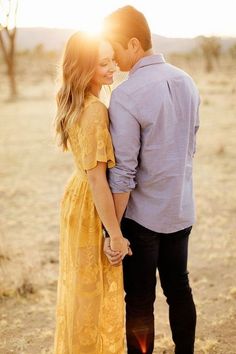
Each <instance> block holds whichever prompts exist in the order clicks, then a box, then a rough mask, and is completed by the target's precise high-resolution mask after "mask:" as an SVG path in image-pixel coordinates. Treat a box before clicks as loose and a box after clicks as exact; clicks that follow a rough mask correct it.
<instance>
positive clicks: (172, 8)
mask: <svg viewBox="0 0 236 354" xmlns="http://www.w3.org/2000/svg"><path fill="white" fill-rule="evenodd" d="M128 4H129V5H133V6H135V7H136V8H137V9H138V10H140V11H142V12H143V13H144V15H145V16H146V18H147V20H148V22H149V25H150V28H151V31H152V32H153V33H156V34H159V35H163V36H166V37H195V36H198V35H201V34H202V35H206V36H207V35H219V36H236V17H235V13H236V0H159V1H158V0H128V1H124V0H19V9H18V26H20V27H38V26H40V27H57V28H58V27H59V28H60V27H62V28H72V29H78V30H90V31H95V30H96V29H98V28H99V25H100V23H101V21H102V18H103V17H104V16H106V15H107V14H109V13H110V12H112V11H114V10H115V9H117V8H118V7H121V6H124V5H128Z"/></svg>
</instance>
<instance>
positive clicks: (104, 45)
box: [91, 41, 116, 86]
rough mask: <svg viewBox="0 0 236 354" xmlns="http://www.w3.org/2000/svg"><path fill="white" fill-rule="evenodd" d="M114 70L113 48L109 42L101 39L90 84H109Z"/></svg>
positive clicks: (111, 81)
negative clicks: (96, 62)
mask: <svg viewBox="0 0 236 354" xmlns="http://www.w3.org/2000/svg"><path fill="white" fill-rule="evenodd" d="M115 71H116V62H115V59H114V51H113V48H112V46H111V44H110V43H109V42H107V41H103V42H101V44H100V46H99V54H98V64H97V67H96V70H95V74H94V77H93V79H92V81H91V83H92V85H96V86H102V85H111V84H112V83H113V74H114V72H115Z"/></svg>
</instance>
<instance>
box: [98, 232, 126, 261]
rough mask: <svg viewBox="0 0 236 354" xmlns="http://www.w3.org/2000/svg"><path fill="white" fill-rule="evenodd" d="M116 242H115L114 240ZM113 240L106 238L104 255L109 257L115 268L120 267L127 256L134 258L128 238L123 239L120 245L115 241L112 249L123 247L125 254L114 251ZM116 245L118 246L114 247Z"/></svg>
mask: <svg viewBox="0 0 236 354" xmlns="http://www.w3.org/2000/svg"><path fill="white" fill-rule="evenodd" d="M113 241H114V240H113ZM111 243H112V242H111V238H110V237H106V238H105V241H104V248H103V250H104V253H105V255H106V256H107V258H108V260H109V262H110V263H111V264H112V265H113V266H120V265H121V264H122V260H123V258H124V257H125V256H126V255H129V256H132V251H131V248H130V247H129V244H130V243H129V241H128V240H127V239H126V238H123V237H121V240H120V243H119V245H117V243H118V240H115V242H113V246H112V247H116V246H121V247H124V253H125V254H123V253H122V251H114V250H113V249H112V248H111ZM114 243H116V245H114Z"/></svg>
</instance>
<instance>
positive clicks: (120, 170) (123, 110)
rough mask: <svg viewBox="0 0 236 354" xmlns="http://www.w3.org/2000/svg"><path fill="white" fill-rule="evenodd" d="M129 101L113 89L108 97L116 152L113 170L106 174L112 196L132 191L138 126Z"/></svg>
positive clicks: (132, 105) (125, 96) (131, 103)
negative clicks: (109, 97)
mask: <svg viewBox="0 0 236 354" xmlns="http://www.w3.org/2000/svg"><path fill="white" fill-rule="evenodd" d="M134 109H135V107H134V104H133V102H132V99H131V98H130V97H129V96H127V95H125V94H123V92H122V91H120V90H119V89H116V90H115V91H114V92H113V94H112V97H111V101H110V107H109V114H110V133H111V137H112V142H113V147H114V151H115V158H116V166H115V167H113V168H111V169H110V170H109V175H108V179H109V184H110V188H111V190H112V192H113V193H125V192H130V191H132V190H133V189H134V188H135V186H136V181H135V176H136V170H137V166H138V156H139V150H140V124H139V122H138V121H137V118H136V117H137V115H136V117H134V115H132V113H131V112H134Z"/></svg>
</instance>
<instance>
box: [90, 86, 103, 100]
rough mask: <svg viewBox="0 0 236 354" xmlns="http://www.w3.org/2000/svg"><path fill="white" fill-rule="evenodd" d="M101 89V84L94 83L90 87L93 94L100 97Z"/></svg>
mask: <svg viewBox="0 0 236 354" xmlns="http://www.w3.org/2000/svg"><path fill="white" fill-rule="evenodd" d="M101 89H102V86H101V85H93V86H92V87H91V89H90V92H91V94H92V95H94V96H96V97H99V95H100V92H101Z"/></svg>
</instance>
